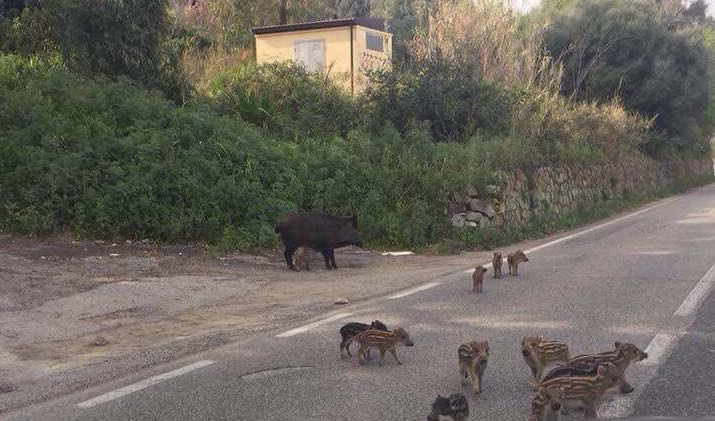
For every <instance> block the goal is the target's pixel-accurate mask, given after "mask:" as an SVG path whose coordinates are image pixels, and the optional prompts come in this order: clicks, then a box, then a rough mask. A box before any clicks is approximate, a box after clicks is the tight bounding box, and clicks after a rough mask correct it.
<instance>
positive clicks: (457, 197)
mask: <svg viewBox="0 0 715 421" xmlns="http://www.w3.org/2000/svg"><path fill="white" fill-rule="evenodd" d="M452 202H454V203H464V195H463V194H462V193H460V192H454V193H452Z"/></svg>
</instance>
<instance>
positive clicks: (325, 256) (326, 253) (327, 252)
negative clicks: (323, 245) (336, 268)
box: [320, 250, 333, 270]
mask: <svg viewBox="0 0 715 421" xmlns="http://www.w3.org/2000/svg"><path fill="white" fill-rule="evenodd" d="M320 253H321V254H322V255H323V259H325V269H327V270H330V269H332V268H333V267H332V266H331V264H330V250H321V251H320Z"/></svg>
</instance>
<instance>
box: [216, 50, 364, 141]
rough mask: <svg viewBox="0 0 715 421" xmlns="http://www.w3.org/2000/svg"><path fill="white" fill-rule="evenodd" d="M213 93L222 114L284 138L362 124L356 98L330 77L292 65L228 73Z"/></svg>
mask: <svg viewBox="0 0 715 421" xmlns="http://www.w3.org/2000/svg"><path fill="white" fill-rule="evenodd" d="M209 95H210V96H211V97H212V98H213V99H214V101H215V103H216V104H217V109H218V111H219V112H221V113H223V114H228V115H236V116H239V117H241V118H242V119H243V120H246V121H248V122H250V123H252V124H255V125H257V126H259V127H262V128H264V129H267V130H268V131H270V132H271V133H272V134H273V135H274V136H277V137H279V138H281V139H298V138H301V137H314V136H320V137H332V136H335V135H337V136H344V135H345V134H346V133H347V132H348V131H349V130H350V128H352V127H354V126H355V125H356V112H357V111H356V107H355V106H354V104H353V101H352V98H350V97H349V96H348V95H347V94H345V92H344V91H343V90H341V89H340V88H339V87H338V86H336V85H335V84H334V83H332V82H331V81H330V80H329V79H328V78H326V77H325V76H322V75H316V74H309V73H308V72H306V71H305V69H304V68H302V67H300V66H296V65H291V64H288V63H275V64H266V65H262V66H242V67H239V68H237V69H235V70H233V71H230V72H227V73H223V74H221V75H219V76H217V77H216V78H215V79H214V80H213V81H212V82H211V84H210V86H209Z"/></svg>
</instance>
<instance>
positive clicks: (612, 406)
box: [598, 265, 715, 418]
mask: <svg viewBox="0 0 715 421" xmlns="http://www.w3.org/2000/svg"><path fill="white" fill-rule="evenodd" d="M713 285H715V265H713V266H711V267H710V269H709V270H708V271H707V272H706V273H705V275H703V277H702V278H700V281H699V282H698V283H697V284H696V285H695V287H694V288H693V289H692V290H691V291H690V294H688V296H687V297H685V299H684V300H683V302H682V303H681V304H680V307H678V309H677V310H675V313H673V314H674V315H675V316H678V317H689V316H692V315H694V314H695V312H696V311H697V309H698V307H700V304H702V302H703V300H704V299H705V297H706V296H707V295H708V294H709V293H710V290H712V287H713ZM683 335H685V329H683V330H681V331H679V332H676V333H658V334H656V335H655V337H653V340H651V341H650V343H649V344H648V347H647V348H646V349H645V352H647V353H648V358H647V359H645V360H643V361H641V362H639V363H638V365H640V366H644V367H647V372H646V373H645V375H644V376H642V377H643V379H644V380H643V382H642V384H641V385H639V387H637V388H636V390H634V391H633V393H631V394H630V395H628V396H621V395H619V396H616V397H615V398H614V399H613V400H612V401H611V402H607V403H605V404H603V405H602V406H601V408H599V410H598V414H599V416H600V417H601V418H623V417H627V416H629V415H630V414H631V413H632V412H633V409H634V407H635V403H636V401H637V400H638V397H639V396H640V395H641V393H643V390H644V389H645V386H646V384H648V383H649V382H650V380H651V379H652V378H653V377H654V376H655V374H656V371H657V369H658V366H659V365H661V364H663V363H664V362H665V360H666V359H667V358H668V356H669V355H670V353H671V351H672V350H673V346H674V345H675V343H676V342H677V341H678V340H679V339H680V338H681V337H682V336H683Z"/></svg>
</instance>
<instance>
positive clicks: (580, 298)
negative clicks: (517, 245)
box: [0, 186, 715, 421]
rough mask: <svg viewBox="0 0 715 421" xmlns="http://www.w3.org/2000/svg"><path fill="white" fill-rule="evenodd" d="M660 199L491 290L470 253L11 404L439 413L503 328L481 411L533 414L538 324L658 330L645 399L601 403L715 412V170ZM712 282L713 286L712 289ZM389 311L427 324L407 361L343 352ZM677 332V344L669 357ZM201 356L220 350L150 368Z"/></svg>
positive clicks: (640, 338)
mask: <svg viewBox="0 0 715 421" xmlns="http://www.w3.org/2000/svg"><path fill="white" fill-rule="evenodd" d="M657 205H658V206H657V207H656V208H653V209H650V210H648V211H643V212H640V213H638V214H636V215H633V216H630V217H627V218H626V219H617V220H615V221H612V222H611V223H610V224H608V225H606V226H603V227H600V228H596V229H593V230H590V231H586V232H585V233H584V234H581V235H580V236H578V237H575V238H570V239H568V240H565V241H562V242H559V243H556V244H550V245H549V244H546V245H545V247H542V248H540V249H538V250H535V251H533V252H531V253H529V256H530V258H531V261H530V262H528V263H525V264H523V265H522V267H521V268H520V272H521V275H520V277H519V279H515V278H508V277H505V278H504V279H501V280H492V279H491V278H487V279H486V281H485V285H484V294H482V295H473V294H472V293H471V292H469V289H470V285H469V284H470V283H471V279H470V278H471V276H470V275H468V274H466V273H463V270H465V269H467V268H454V270H455V274H453V275H451V276H449V277H446V278H441V279H436V280H434V282H436V283H439V284H438V285H436V286H434V287H432V288H430V289H426V290H423V291H420V292H417V293H414V294H411V295H407V296H404V297H400V298H396V299H392V300H390V299H387V298H380V299H375V300H372V301H370V302H367V303H362V304H359V305H355V306H348V307H341V308H340V309H339V310H336V312H335V313H352V315H350V316H348V317H345V318H342V319H339V320H335V321H332V322H328V323H325V324H323V325H320V326H317V327H313V328H309V329H306V330H305V331H301V332H299V333H297V334H295V335H294V336H289V337H277V335H279V334H281V333H283V332H286V331H287V330H289V329H292V328H296V327H297V326H276V330H275V331H274V332H271V333H270V334H265V335H260V336H255V337H251V338H248V339H246V340H243V341H240V342H237V343H234V344H231V345H227V346H225V347H222V348H219V349H218V350H215V351H211V352H206V353H202V354H199V355H195V356H193V357H191V358H187V359H184V360H181V361H175V362H173V363H171V364H166V365H163V366H158V367H154V368H151V369H148V370H144V371H142V372H140V373H137V374H135V375H131V376H128V377H127V378H125V379H122V380H120V381H116V382H112V383H109V384H105V385H102V386H100V387H96V388H92V389H90V390H85V391H82V392H79V393H75V394H73V395H69V396H65V397H62V398H59V399H56V400H51V401H47V402H45V403H42V404H38V405H34V406H32V407H29V408H25V409H23V410H20V411H17V412H14V413H10V414H6V415H5V416H4V417H0V419H1V420H23V421H25V420H87V421H89V420H137V421H138V420H167V421H168V420H172V421H173V420H351V421H357V420H370V421H375V420H424V419H425V417H426V415H427V413H428V412H429V408H430V406H431V403H432V400H433V399H434V398H435V396H436V395H437V394H438V393H440V394H443V395H444V394H450V393H454V392H457V391H460V390H461V386H460V383H459V378H458V376H457V361H456V350H457V347H458V346H459V344H461V343H463V342H466V341H468V340H472V339H487V340H489V343H490V347H491V357H490V361H489V366H488V368H487V372H486V376H485V379H484V384H483V393H482V394H481V395H480V396H478V397H477V398H474V397H473V396H470V407H471V412H472V415H471V417H470V419H471V420H519V419H526V416H527V413H528V407H529V397H530V394H531V393H530V389H529V387H528V380H529V369H528V368H527V366H526V364H525V363H524V362H523V360H522V358H521V355H520V352H519V343H520V340H521V337H522V336H524V335H532V334H541V335H544V336H547V337H548V338H553V339H559V340H564V341H567V342H568V343H569V345H570V348H571V352H572V353H573V354H579V353H586V352H598V351H603V350H610V349H612V347H613V342H614V341H617V340H618V341H626V342H632V343H634V344H636V345H638V346H639V347H641V348H642V349H643V348H646V347H648V346H649V344H651V342H652V341H653V344H652V345H651V346H650V348H649V353H650V354H651V356H652V357H653V358H649V360H647V361H648V365H646V364H637V365H636V366H634V367H632V368H631V369H630V371H629V373H628V377H629V380H630V381H631V383H632V384H633V385H634V386H636V393H635V394H634V395H633V396H634V399H630V400H621V401H619V402H617V403H616V404H607V405H606V406H605V407H602V411H601V412H600V413H601V415H604V416H617V415H625V413H627V412H629V411H630V410H632V409H635V413H636V414H639V415H670V416H680V415H693V414H695V415H713V413H715V410H714V409H713V405H714V404H713V403H712V402H713V401H715V400H713V399H712V397H713V396H714V395H715V393H714V392H715V391H714V390H713V384H714V383H715V382H712V381H711V380H710V379H711V378H712V375H711V374H710V372H711V371H712V367H713V362H715V351H714V349H715V345H713V339H714V338H713V334H712V327H713V324H714V323H715V322H714V320H715V305H714V304H713V302H712V298H711V299H709V300H708V301H707V303H706V305H705V306H704V307H703V309H702V310H701V313H700V316H699V319H698V321H697V323H696V324H695V325H693V326H692V329H691V330H690V331H688V333H687V334H685V333H686V331H687V330H688V328H689V327H690V326H691V325H692V323H693V320H694V316H695V314H692V315H691V314H685V315H682V314H681V315H676V314H675V313H676V312H677V311H678V309H679V308H680V307H681V304H682V303H683V302H684V300H686V297H688V296H689V294H690V293H691V291H692V290H693V289H694V288H695V287H696V285H698V284H699V282H700V281H701V278H703V276H704V275H705V274H706V272H708V271H709V269H710V268H711V266H712V265H713V264H714V263H715V186H709V187H706V188H703V189H699V190H696V191H693V192H690V193H688V194H686V195H683V196H679V197H678V198H676V199H675V200H672V201H671V200H667V201H663V202H659V203H658V204H657ZM581 231H583V230H581ZM565 235H566V234H565ZM505 271H506V268H505ZM713 273H715V272H713ZM336 276H339V272H337V273H336ZM701 284H702V283H701ZM701 286H702V285H701ZM706 286H707V288H701V292H703V293H706V292H709V289H710V284H708V285H706ZM696 298H697V297H696ZM332 314H333V313H331V314H327V315H316V318H315V319H314V320H313V321H320V320H322V319H325V318H326V317H328V316H331V315H332ZM373 319H380V320H382V321H384V322H385V323H387V324H388V326H390V327H395V326H402V327H404V328H405V329H406V330H407V331H408V332H409V333H410V335H411V336H412V339H413V340H414V342H415V346H414V347H412V348H401V349H400V350H399V351H398V353H399V356H400V358H401V359H402V361H403V362H404V365H403V366H398V365H397V364H395V362H394V361H393V360H392V359H391V357H390V356H389V355H388V356H387V362H386V364H385V366H384V367H378V366H377V364H375V363H374V362H373V363H371V364H369V365H367V366H364V367H358V366H357V365H356V363H355V361H350V360H341V359H340V357H339V354H338V344H339V334H338V329H339V327H340V326H341V325H342V323H344V322H346V321H349V320H360V321H370V320H373ZM682 334H685V336H683V338H682V340H681V341H680V342H677V338H679V337H680V335H682ZM654 338H660V339H656V340H654ZM663 338H665V339H663ZM672 346H674V347H675V348H674V349H675V350H676V351H675V353H674V354H673V355H672V357H670V358H669V357H668V355H669V352H668V351H669V350H670V349H671V347H672ZM197 361H208V362H206V363H201V364H200V365H204V364H206V365H205V366H201V367H200V368H196V369H195V370H193V371H190V372H186V373H184V374H181V375H178V376H177V377H173V378H171V379H168V380H164V379H162V378H158V379H157V378H154V379H152V380H150V383H157V384H147V383H146V379H149V378H152V376H156V375H161V374H162V373H166V372H170V371H172V370H175V369H180V368H181V367H184V366H186V365H188V364H195V363H196V362H197ZM210 362H213V363H212V364H211V363H210ZM661 363H662V364H661ZM194 367H198V366H194ZM187 371H188V369H187ZM160 380H164V381H161V382H159V381H160ZM648 380H650V383H649V384H647V385H646V383H645V382H646V381H648ZM142 381H144V382H145V383H139V386H137V387H134V386H132V387H134V388H136V389H138V388H139V387H140V386H146V387H145V388H142V389H141V390H137V391H135V392H133V393H130V394H127V395H125V396H121V397H118V398H116V399H113V400H109V401H107V402H104V403H98V404H96V405H93V406H91V405H92V402H91V401H90V403H89V404H85V406H87V407H78V406H77V404H80V403H82V402H86V401H87V400H89V399H93V398H95V397H97V396H101V395H103V394H105V393H113V391H116V390H117V389H119V388H122V387H126V386H128V385H132V384H135V383H136V382H142ZM94 403H96V401H95V402H94Z"/></svg>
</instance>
